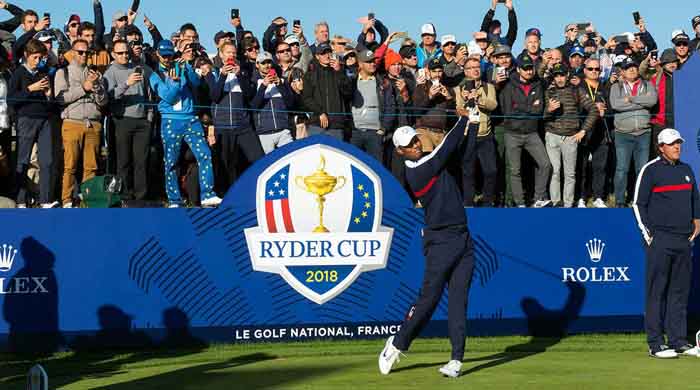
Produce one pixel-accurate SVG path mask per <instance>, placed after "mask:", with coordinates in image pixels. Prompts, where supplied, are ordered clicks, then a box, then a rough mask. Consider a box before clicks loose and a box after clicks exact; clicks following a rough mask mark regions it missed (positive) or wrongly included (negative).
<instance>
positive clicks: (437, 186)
mask: <svg viewBox="0 0 700 390" xmlns="http://www.w3.org/2000/svg"><path fill="white" fill-rule="evenodd" d="M467 123H468V120H467V118H464V117H461V118H460V119H459V121H458V122H457V124H456V125H455V126H454V127H453V128H452V130H450V131H449V132H448V133H447V135H446V136H445V138H444V139H443V140H442V143H440V145H438V146H437V148H435V150H433V152H432V153H430V154H428V155H426V156H424V157H423V158H421V159H420V160H418V161H406V181H407V182H408V185H409V186H410V187H411V190H412V191H413V194H414V195H415V196H416V198H418V199H419V200H420V202H421V204H422V205H423V210H424V211H425V227H426V229H431V230H439V229H442V228H445V227H448V226H461V225H466V224H467V217H466V215H465V213H464V206H463V203H462V202H463V197H462V193H461V191H460V188H459V186H458V185H457V180H456V179H455V174H457V173H456V172H455V173H453V172H450V170H448V165H449V164H448V161H449V160H450V157H452V155H453V154H454V153H455V152H457V151H458V149H459V147H460V145H461V144H462V141H463V140H464V131H465V130H466V127H467ZM478 132H479V124H478V123H476V124H474V125H471V126H469V133H468V135H467V140H466V142H467V146H466V149H465V152H464V153H465V154H467V153H473V152H474V148H475V146H476V134H477V133H478ZM460 158H461V157H460Z"/></svg>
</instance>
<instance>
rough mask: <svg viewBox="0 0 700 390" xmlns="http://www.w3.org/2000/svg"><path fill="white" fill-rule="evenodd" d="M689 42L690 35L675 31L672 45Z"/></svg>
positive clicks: (672, 34)
mask: <svg viewBox="0 0 700 390" xmlns="http://www.w3.org/2000/svg"><path fill="white" fill-rule="evenodd" d="M683 41H685V42H688V41H690V37H688V34H686V33H685V31H683V30H674V31H673V32H672V33H671V42H672V43H674V44H675V43H677V42H683Z"/></svg>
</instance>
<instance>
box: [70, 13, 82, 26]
mask: <svg viewBox="0 0 700 390" xmlns="http://www.w3.org/2000/svg"><path fill="white" fill-rule="evenodd" d="M71 22H78V23H80V15H76V14H73V15H71V16H69V17H68V24H70V23H71Z"/></svg>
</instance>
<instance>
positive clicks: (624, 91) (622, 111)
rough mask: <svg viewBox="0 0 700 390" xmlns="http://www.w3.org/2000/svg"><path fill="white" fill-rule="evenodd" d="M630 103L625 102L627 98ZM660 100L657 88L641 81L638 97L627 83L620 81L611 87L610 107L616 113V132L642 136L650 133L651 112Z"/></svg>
mask: <svg viewBox="0 0 700 390" xmlns="http://www.w3.org/2000/svg"><path fill="white" fill-rule="evenodd" d="M628 96H629V98H630V101H629V102H627V101H626V100H625V98H626V97H628ZM657 100H658V98H657V95H656V87H654V85H653V84H652V83H650V82H648V81H646V80H642V79H640V81H639V87H638V91H637V95H636V96H632V89H631V88H630V86H629V84H628V83H627V82H626V81H623V80H620V81H618V82H617V83H615V84H613V85H612V86H611V87H610V106H611V107H612V109H613V110H614V111H615V131H618V132H620V133H624V134H631V135H642V134H644V133H646V132H647V131H649V129H650V128H651V126H650V125H649V119H650V118H651V114H650V110H651V108H652V107H654V106H655V105H656V102H657Z"/></svg>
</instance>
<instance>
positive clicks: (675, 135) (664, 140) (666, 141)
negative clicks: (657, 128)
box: [658, 129, 685, 145]
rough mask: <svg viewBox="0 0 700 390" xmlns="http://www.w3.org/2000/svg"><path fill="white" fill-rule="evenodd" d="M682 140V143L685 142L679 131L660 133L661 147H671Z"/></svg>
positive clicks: (672, 130) (662, 131) (663, 131)
mask: <svg viewBox="0 0 700 390" xmlns="http://www.w3.org/2000/svg"><path fill="white" fill-rule="evenodd" d="M678 140H680V141H681V143H682V142H685V140H684V139H683V137H681V133H679V132H678V130H675V129H663V130H661V132H660V133H659V142H658V144H659V145H671V144H672V143H674V142H676V141H678Z"/></svg>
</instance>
